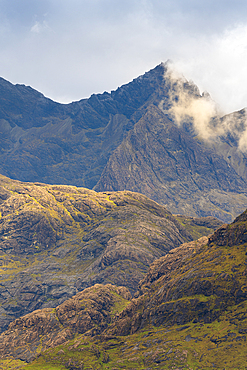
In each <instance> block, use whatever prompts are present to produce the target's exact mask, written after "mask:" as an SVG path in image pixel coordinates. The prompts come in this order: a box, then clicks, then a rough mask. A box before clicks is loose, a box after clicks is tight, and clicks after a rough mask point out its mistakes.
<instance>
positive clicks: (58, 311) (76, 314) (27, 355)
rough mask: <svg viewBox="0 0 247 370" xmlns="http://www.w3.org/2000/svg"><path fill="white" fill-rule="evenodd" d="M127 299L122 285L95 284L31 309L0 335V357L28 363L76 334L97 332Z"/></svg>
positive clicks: (126, 292)
mask: <svg viewBox="0 0 247 370" xmlns="http://www.w3.org/2000/svg"><path fill="white" fill-rule="evenodd" d="M130 299H131V294H130V292H129V291H128V289H126V288H125V287H116V286H114V285H111V284H107V285H100V284H97V285H95V286H93V287H91V288H87V289H85V290H84V291H83V292H81V293H78V294H76V295H75V296H74V297H72V298H70V299H69V300H67V301H66V302H64V303H62V304H61V305H60V306H58V307H56V308H54V309H52V308H44V309H42V310H37V311H34V312H32V313H30V314H28V315H26V316H23V317H21V318H19V319H17V320H15V321H13V322H12V323H11V324H10V325H9V328H8V330H7V331H5V332H4V333H3V334H1V335H0V356H1V357H2V358H3V357H6V356H13V357H14V358H15V359H20V360H23V361H28V362H29V361H31V360H32V359H34V358H35V356H36V355H37V354H38V353H40V352H42V351H44V350H45V349H48V348H53V347H55V346H57V345H60V344H62V343H64V342H66V341H67V340H69V339H73V338H74V337H75V336H76V335H77V334H84V333H86V334H87V335H88V336H92V335H96V334H100V333H101V332H102V331H103V330H104V329H105V328H106V327H107V326H108V325H109V324H110V323H111V321H112V318H113V316H114V311H115V310H116V307H117V309H121V308H124V307H125V306H126V305H127V304H128V302H129V300H130Z"/></svg>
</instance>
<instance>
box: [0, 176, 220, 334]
mask: <svg viewBox="0 0 247 370" xmlns="http://www.w3.org/2000/svg"><path fill="white" fill-rule="evenodd" d="M221 224H222V223H221V222H220V221H219V220H216V219H213V218H210V217H208V218H199V219H193V218H191V219H190V218H189V219H186V218H185V217H183V218H182V219H181V220H180V219H179V217H177V218H175V217H174V216H173V215H172V214H171V213H170V212H169V211H167V210H166V209H165V208H164V207H162V206H160V205H158V204H157V203H155V202H154V201H152V200H150V199H148V198H147V197H146V196H144V195H141V194H137V193H132V192H129V191H124V192H112V193H111V192H105V193H97V192H95V191H93V190H88V189H84V188H77V187H75V186H62V185H59V186H58V185H45V184H41V183H35V184H34V183H23V182H20V181H15V180H10V179H8V178H6V177H4V176H0V248H1V256H0V260H1V269H0V279H1V280H0V284H1V285H0V304H1V306H0V330H1V331H2V330H4V329H6V328H7V325H8V324H9V322H10V321H12V320H13V319H15V318H17V317H20V316H21V315H24V314H26V313H29V312H32V311H33V310H36V309H39V308H45V307H56V306H57V305H58V304H60V303H62V302H63V301H65V300H66V299H67V298H69V297H71V296H73V295H74V294H76V293H77V292H79V291H81V290H83V289H84V288H87V287H90V286H92V285H94V284H96V283H102V284H107V283H110V284H116V285H124V286H126V287H127V288H128V289H129V290H130V292H131V293H132V294H134V292H135V291H136V289H137V286H138V282H139V280H140V279H141V278H142V277H143V276H144V274H145V273H146V272H147V270H148V268H149V266H150V264H151V263H152V262H153V261H154V260H155V259H157V258H159V257H161V256H163V255H165V254H166V253H167V252H168V251H169V250H171V249H173V248H175V247H178V246H179V245H180V244H182V243H183V242H185V241H190V240H193V239H195V238H196V237H198V235H199V236H200V235H208V234H209V233H211V232H212V231H213V230H214V229H216V228H217V227H219V226H220V225H221ZM187 229H188V230H187Z"/></svg>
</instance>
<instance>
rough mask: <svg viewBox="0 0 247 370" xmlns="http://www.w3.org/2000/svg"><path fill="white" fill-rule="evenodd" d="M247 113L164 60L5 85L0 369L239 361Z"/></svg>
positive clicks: (0, 85)
mask: <svg viewBox="0 0 247 370" xmlns="http://www.w3.org/2000/svg"><path fill="white" fill-rule="evenodd" d="M246 122H247V121H246V110H245V109H242V110H241V111H239V112H233V113H232V114H228V115H222V114H221V113H219V110H218V108H217V106H216V105H215V103H214V102H213V101H212V99H211V98H210V96H209V94H208V93H202V94H201V93H200V91H199V89H198V88H197V86H196V85H195V84H194V83H192V82H188V81H187V80H186V79H185V78H184V77H183V76H180V75H178V74H177V73H176V72H175V71H174V70H173V68H172V66H171V65H170V64H169V63H166V64H163V63H161V64H160V65H158V66H157V67H155V68H154V69H153V70H151V71H149V72H147V73H145V74H144V75H143V76H140V77H138V78H137V79H135V80H133V81H132V82H130V83H128V84H126V85H123V86H121V87H120V88H118V89H117V90H116V91H112V92H111V93H107V92H104V93H103V94H97V95H96V94H94V95H92V96H91V97H90V98H89V99H83V100H81V101H78V102H73V103H71V104H59V103H56V102H53V101H52V100H50V99H47V98H45V97H44V96H43V95H42V94H41V93H39V92H37V91H35V90H34V89H32V88H31V87H27V86H24V85H12V84H11V83H9V82H7V81H6V80H4V79H0V173H1V174H0V250H1V254H0V368H2V369H4V370H7V369H23V368H25V369H30V370H34V369H35V370H39V369H42V370H44V369H49V370H51V369H54V370H64V369H70V370H83V369H88V370H89V369H112V370H116V369H132V370H133V369H145V370H150V369H174V370H176V369H192V370H196V369H205V370H207V369H212V368H218V369H222V370H223V369H225V370H226V369H246V355H247V351H246V334H247V315H246V312H247V310H246V308H247V307H246V302H247V289H246V286H247V281H246V276H247V270H246V264H247V260H246V255H247V251H246V246H247V211H246V207H247V182H246V180H247V172H246V165H247V161H246V159H247V154H246V150H247V142H246V138H247V123H246ZM239 214H240V215H239ZM236 216H237V218H235V217H236ZM216 217H217V218H216ZM223 222H227V223H223Z"/></svg>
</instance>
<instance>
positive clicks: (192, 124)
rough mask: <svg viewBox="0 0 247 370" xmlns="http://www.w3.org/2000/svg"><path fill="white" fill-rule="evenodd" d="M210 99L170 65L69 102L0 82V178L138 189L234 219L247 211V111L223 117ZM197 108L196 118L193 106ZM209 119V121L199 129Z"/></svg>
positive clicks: (173, 206) (186, 209)
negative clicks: (198, 119) (210, 102)
mask: <svg viewBox="0 0 247 370" xmlns="http://www.w3.org/2000/svg"><path fill="white" fill-rule="evenodd" d="M209 100H210V99H209V97H208V95H207V94H200V92H199V90H198V88H197V87H196V85H194V84H193V83H192V82H188V81H186V80H185V79H183V78H182V77H177V76H175V77H174V74H172V73H171V67H170V66H169V64H168V63H166V64H163V63H161V64H160V65H158V66H157V67H155V68H154V69H153V70H151V71H149V72H147V73H145V74H144V75H143V76H140V77H138V78H136V79H134V80H133V81H132V82H130V83H128V84H126V85H123V86H121V87H120V88H118V89H117V90H116V91H112V92H111V93H107V92H104V93H103V94H93V95H92V96H91V97H90V98H89V99H83V100H80V101H78V102H73V103H71V104H59V103H56V102H53V101H52V100H50V99H47V98H45V97H44V96H43V95H42V94H41V93H39V92H37V91H35V90H34V89H32V88H31V87H27V86H24V85H12V84H11V83H9V82H7V81H5V80H4V79H1V80H0V133H1V136H0V148H1V150H0V173H1V174H3V175H5V176H7V177H10V178H12V179H17V180H20V181H31V182H43V183H49V184H63V185H75V186H80V187H86V188H89V189H95V190H97V191H108V190H110V191H112V190H113V191H119V190H130V191H134V192H140V193H142V194H144V195H146V196H148V197H149V198H151V199H153V200H155V201H156V202H158V203H160V204H162V205H164V206H165V207H167V209H168V210H169V211H171V212H172V213H173V214H186V215H187V216H192V217H205V216H214V217H217V218H219V219H221V220H223V221H225V222H231V221H232V220H233V219H234V218H235V217H236V216H237V215H238V214H240V213H241V212H243V211H244V209H245V208H246V207H247V196H246V194H247V186H246V179H247V175H246V173H247V171H246V163H247V161H246V158H247V157H246V152H245V144H244V141H243V139H244V133H245V130H246V125H245V122H246V118H245V116H246V112H245V109H243V110H241V111H239V112H235V113H232V114H230V115H227V116H223V117H221V116H220V115H219V114H218V115H217V114H216V113H211V110H210V109H211V108H210V105H208V106H207V104H208V103H209ZM191 102H192V103H193V104H194V105H193V104H192V103H191ZM195 104H197V105H198V111H199V113H198V114H197V117H198V116H199V117H201V121H200V122H197V121H196V118H195V113H193V112H191V109H188V108H190V107H191V106H192V105H193V107H194V106H195ZM205 107H206V108H208V109H206V108H205ZM182 111H184V114H182V115H181V112H182ZM178 112H179V117H180V118H181V119H180V120H178V119H177V118H178ZM202 113H203V114H202ZM209 113H210V114H211V115H212V117H209V115H210V114H209ZM203 115H204V116H205V117H209V118H210V120H209V121H210V122H209V125H208V126H205V127H204V129H203V130H201V131H200V130H199V131H198V127H199V125H202V124H205V119H204V116H203ZM202 132H203V133H204V135H202ZM207 132H208V133H212V132H213V133H215V132H218V134H217V135H211V136H210V135H209V134H208V135H206V136H205V133H207Z"/></svg>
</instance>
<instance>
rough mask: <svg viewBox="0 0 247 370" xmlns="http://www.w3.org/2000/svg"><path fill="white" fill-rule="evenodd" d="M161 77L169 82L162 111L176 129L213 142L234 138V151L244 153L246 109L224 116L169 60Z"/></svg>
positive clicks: (246, 135)
mask: <svg viewBox="0 0 247 370" xmlns="http://www.w3.org/2000/svg"><path fill="white" fill-rule="evenodd" d="M165 66H166V68H165V71H164V78H165V79H168V80H169V82H170V88H169V92H168V93H169V100H170V106H169V108H168V109H167V108H166V109H163V102H162V101H161V103H160V106H159V107H160V108H161V109H162V110H163V111H164V112H165V113H167V114H168V115H170V117H171V118H172V119H173V121H174V122H175V123H176V124H177V125H178V126H179V127H181V126H187V127H188V125H189V126H191V131H193V133H194V135H195V136H198V138H199V139H201V140H206V141H209V142H210V141H217V140H219V139H222V138H224V137H227V136H231V137H233V138H234V140H235V142H236V145H237V148H238V150H240V151H241V152H246V151H247V117H246V109H242V110H241V111H240V112H235V113H232V114H228V115H224V112H223V111H222V109H220V107H219V105H218V104H217V103H216V102H215V101H214V100H213V99H212V98H211V96H210V94H209V93H208V92H203V93H200V90H199V88H198V87H197V86H196V85H195V84H194V82H192V81H187V80H186V78H185V77H184V76H183V75H182V74H181V73H180V72H179V71H178V70H177V69H176V67H175V66H174V64H173V63H172V61H170V60H168V61H167V62H166V63H165Z"/></svg>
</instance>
